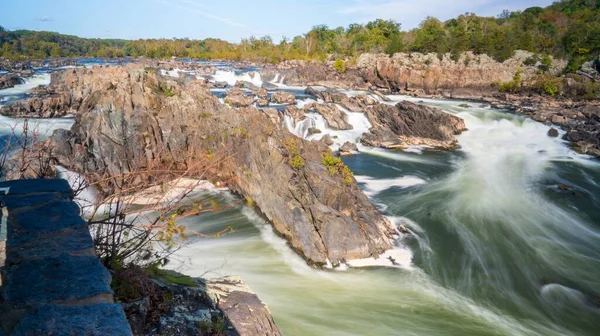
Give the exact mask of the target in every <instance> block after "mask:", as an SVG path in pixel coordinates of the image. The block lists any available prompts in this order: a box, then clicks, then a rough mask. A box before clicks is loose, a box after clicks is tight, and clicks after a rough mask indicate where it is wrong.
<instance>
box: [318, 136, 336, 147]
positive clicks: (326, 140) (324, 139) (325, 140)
mask: <svg viewBox="0 0 600 336" xmlns="http://www.w3.org/2000/svg"><path fill="white" fill-rule="evenodd" d="M319 141H321V142H323V143H324V144H326V145H327V146H331V145H333V139H332V138H331V135H329V134H325V135H324V136H323V137H322V138H321V140H319Z"/></svg>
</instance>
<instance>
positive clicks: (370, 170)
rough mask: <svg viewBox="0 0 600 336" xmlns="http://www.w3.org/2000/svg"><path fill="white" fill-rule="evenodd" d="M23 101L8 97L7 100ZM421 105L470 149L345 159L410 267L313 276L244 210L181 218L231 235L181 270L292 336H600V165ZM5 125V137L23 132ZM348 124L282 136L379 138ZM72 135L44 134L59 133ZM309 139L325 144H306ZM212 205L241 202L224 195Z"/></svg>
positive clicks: (505, 122)
mask: <svg viewBox="0 0 600 336" xmlns="http://www.w3.org/2000/svg"><path fill="white" fill-rule="evenodd" d="M219 71H220V72H219V73H218V74H217V76H215V79H216V80H223V81H227V82H228V83H229V84H230V85H233V84H235V82H236V81H237V80H240V79H242V80H249V81H251V82H252V83H253V84H255V85H257V86H260V85H262V81H261V79H260V77H257V76H254V77H250V75H249V74H248V73H246V72H233V71H227V70H226V69H221V70H219ZM170 75H178V74H175V73H172V74H170ZM277 80H278V81H279V82H283V80H282V78H280V77H279V76H278V77H277ZM25 85H27V84H25ZM278 86H279V87H280V88H281V89H284V90H287V91H290V92H294V93H295V94H297V95H298V98H299V99H302V100H300V101H299V103H298V104H299V106H302V104H306V103H307V102H309V101H308V99H307V98H306V97H305V96H303V95H302V94H301V91H302V88H291V87H286V86H285V85H283V84H278ZM25 89H27V87H19V88H17V89H16V90H14V89H10V90H12V91H5V90H3V91H0V99H3V97H17V98H18V96H19V95H23V94H24V93H25V91H23V90H25ZM15 92H16V94H15ZM215 92H216V94H222V93H219V91H215ZM349 94H356V93H354V92H349ZM17 98H9V99H11V100H12V99H17ZM390 98H392V100H393V101H392V102H391V103H393V102H394V101H399V100H402V99H408V100H417V99H414V98H408V97H401V96H391V97H390ZM6 100H8V99H6ZM422 103H424V104H427V105H431V106H437V107H440V108H442V109H443V110H444V111H446V112H448V113H452V114H454V115H457V116H459V117H461V118H463V119H464V120H465V122H466V124H467V127H468V128H469V131H467V132H465V133H463V134H462V135H461V136H459V143H460V146H461V149H460V150H458V151H453V152H448V151H437V150H431V149H427V148H422V147H413V148H410V149H409V150H407V151H388V150H383V149H373V148H366V147H363V146H360V145H359V149H360V151H361V154H359V155H355V156H350V157H345V158H344V161H345V162H346V164H347V165H348V166H349V167H350V168H351V169H352V170H353V171H354V173H355V175H356V178H357V180H358V181H359V183H360V185H361V188H362V189H363V190H364V191H365V193H366V194H367V195H368V196H369V197H370V198H371V200H372V201H373V202H374V204H376V205H377V206H378V207H379V208H380V209H381V210H382V211H383V212H384V213H385V214H386V215H387V216H388V217H389V218H390V220H392V221H393V222H395V223H396V224H398V225H400V224H403V225H405V226H406V227H407V228H408V229H409V230H410V231H411V232H412V234H411V235H407V236H404V237H403V238H402V240H401V241H400V242H398V244H400V245H402V246H404V248H406V249H407V250H408V251H410V253H412V264H411V265H410V266H406V265H405V266H404V267H401V268H383V267H373V268H368V269H354V268H350V269H337V270H330V271H321V270H315V269H312V268H310V267H308V266H307V265H306V264H305V262H304V261H303V260H302V259H301V258H299V257H298V256H297V255H296V254H295V253H294V252H293V251H292V250H291V249H290V248H289V247H288V246H287V245H286V243H285V242H284V241H283V240H282V239H281V238H279V237H277V236H276V235H275V234H274V232H273V230H272V228H271V226H269V225H268V224H267V223H265V222H264V221H263V220H262V219H261V218H260V217H259V216H258V215H257V214H256V213H255V212H254V211H253V210H252V209H249V208H246V207H237V208H233V209H229V210H227V211H223V212H220V213H215V214H206V215H203V216H201V217H195V218H187V219H184V221H185V224H186V225H187V226H189V227H190V228H191V229H194V230H197V231H202V232H205V233H211V232H217V231H220V230H221V229H223V228H224V227H226V226H232V227H233V228H234V229H235V232H234V233H232V234H229V235H226V236H223V237H221V238H218V239H208V240H207V239H202V240H199V239H198V240H195V239H190V240H188V241H187V242H186V245H185V246H184V248H183V249H182V250H181V251H179V253H178V254H177V256H176V258H175V260H174V262H173V263H172V264H171V267H173V268H176V269H178V270H180V271H183V272H185V273H187V274H190V275H192V276H222V275H233V274H236V275H241V276H242V277H243V279H244V280H245V281H246V282H247V283H248V284H249V285H250V286H251V288H252V289H253V290H254V291H255V292H256V293H257V294H258V295H259V297H260V298H261V299H262V300H263V301H264V302H266V303H267V305H268V306H269V308H270V310H271V312H272V314H273V316H274V318H275V320H276V323H277V324H278V326H279V327H280V329H281V330H282V332H283V334H284V335H599V334H600V211H599V210H598V209H600V163H599V161H598V160H595V159H592V158H589V157H586V156H583V155H578V154H576V153H574V152H572V151H571V150H570V149H569V148H568V146H567V144H566V143H564V142H563V141H561V140H560V139H556V138H550V137H548V136H547V135H546V133H547V131H548V129H549V127H547V126H544V125H542V124H539V123H536V122H534V121H531V120H529V119H526V118H524V117H521V116H517V115H514V114H509V113H506V112H504V111H499V110H494V109H491V108H489V107H483V106H479V104H475V103H468V104H470V105H473V107H470V108H464V107H460V106H459V105H460V104H462V103H464V102H456V101H440V100H437V101H436V100H423V101H422ZM0 121H1V122H2V125H4V126H2V127H0V133H1V134H2V135H3V136H6V133H7V132H8V131H10V127H9V126H13V127H14V125H18V123H19V121H18V120H15V119H9V118H5V119H2V120H0ZM348 121H349V122H350V123H351V124H352V125H353V126H354V129H353V130H350V131H334V130H330V129H328V128H327V125H326V123H325V121H324V120H323V118H322V117H321V116H320V115H318V114H314V113H309V114H308V115H307V119H305V121H303V122H301V123H299V124H297V125H296V124H294V123H293V121H292V120H290V119H289V118H288V119H287V120H286V125H287V126H288V128H290V130H291V131H292V132H293V133H295V134H296V135H298V136H301V137H307V138H309V139H318V138H320V137H321V136H323V134H325V133H328V134H330V135H332V136H335V139H334V141H335V144H334V145H333V146H332V148H333V149H337V148H338V147H339V146H340V145H342V144H343V143H344V142H346V141H350V142H358V139H359V137H360V134H361V133H362V132H364V131H366V130H367V129H368V128H369V127H370V124H369V121H368V120H367V119H366V118H365V116H364V114H362V113H348ZM70 123H72V120H68V119H58V120H49V121H44V122H37V123H36V124H37V125H38V126H39V127H40V128H44V129H46V130H47V131H51V130H52V129H54V128H59V127H62V128H68V127H69V126H70ZM308 127H316V128H319V129H320V130H322V131H323V133H322V134H316V135H310V136H309V135H308V132H307V130H308ZM67 174H68V172H67ZM205 197H207V198H212V199H216V200H217V201H219V202H221V203H222V204H229V203H232V202H234V199H233V196H231V195H228V194H226V193H221V194H216V195H214V194H213V195H207V196H205Z"/></svg>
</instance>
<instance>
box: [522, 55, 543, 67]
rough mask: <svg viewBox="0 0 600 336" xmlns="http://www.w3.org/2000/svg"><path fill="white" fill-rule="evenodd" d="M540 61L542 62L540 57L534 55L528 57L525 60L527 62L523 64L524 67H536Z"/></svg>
mask: <svg viewBox="0 0 600 336" xmlns="http://www.w3.org/2000/svg"><path fill="white" fill-rule="evenodd" d="M539 61H540V56H539V55H538V54H533V55H531V56H529V57H527V58H526V59H525V61H523V64H524V65H527V66H534V65H536V64H537V63H538V62H539Z"/></svg>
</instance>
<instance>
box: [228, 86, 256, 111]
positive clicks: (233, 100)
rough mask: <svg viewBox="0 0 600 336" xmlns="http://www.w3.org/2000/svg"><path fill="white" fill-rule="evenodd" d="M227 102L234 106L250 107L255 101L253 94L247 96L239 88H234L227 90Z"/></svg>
mask: <svg viewBox="0 0 600 336" xmlns="http://www.w3.org/2000/svg"><path fill="white" fill-rule="evenodd" d="M225 103H227V104H229V105H231V106H233V107H248V106H250V105H252V103H254V97H253V96H247V95H245V94H244V92H243V91H242V90H240V89H238V88H233V89H231V90H229V91H228V92H227V97H226V98H225Z"/></svg>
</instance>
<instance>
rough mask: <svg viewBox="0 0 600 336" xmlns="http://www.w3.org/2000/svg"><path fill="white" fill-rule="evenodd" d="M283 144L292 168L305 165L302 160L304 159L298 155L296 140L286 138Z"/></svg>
mask: <svg viewBox="0 0 600 336" xmlns="http://www.w3.org/2000/svg"><path fill="white" fill-rule="evenodd" d="M283 144H284V146H285V148H286V149H287V151H288V155H289V158H290V160H289V163H290V166H292V168H294V169H300V168H303V167H304V166H305V165H306V162H304V159H303V158H302V156H300V153H299V151H298V143H297V142H296V140H295V139H293V138H288V139H286V140H285V141H284V143H283Z"/></svg>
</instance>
